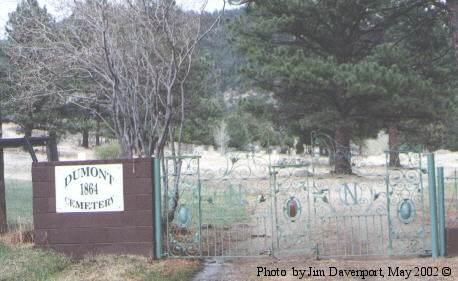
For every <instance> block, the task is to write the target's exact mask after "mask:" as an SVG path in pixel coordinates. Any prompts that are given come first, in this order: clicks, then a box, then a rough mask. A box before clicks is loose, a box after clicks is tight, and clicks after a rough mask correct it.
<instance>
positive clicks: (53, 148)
mask: <svg viewBox="0 0 458 281" xmlns="http://www.w3.org/2000/svg"><path fill="white" fill-rule="evenodd" d="M46 154H47V155H48V161H59V152H58V150H57V135H56V132H54V131H51V132H49V140H48V141H47V142H46Z"/></svg>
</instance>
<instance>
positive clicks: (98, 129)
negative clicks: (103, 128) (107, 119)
mask: <svg viewBox="0 0 458 281" xmlns="http://www.w3.org/2000/svg"><path fill="white" fill-rule="evenodd" d="M95 145H96V146H99V145H100V121H99V120H97V122H96V127H95Z"/></svg>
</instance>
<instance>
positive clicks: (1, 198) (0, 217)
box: [0, 109, 8, 233]
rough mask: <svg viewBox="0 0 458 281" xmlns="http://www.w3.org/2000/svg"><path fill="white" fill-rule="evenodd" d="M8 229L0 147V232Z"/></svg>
mask: <svg viewBox="0 0 458 281" xmlns="http://www.w3.org/2000/svg"><path fill="white" fill-rule="evenodd" d="M2 130H3V124H2V113H1V109H0V139H1V138H2V135H3V134H2ZM7 230H8V224H7V222H6V188H5V167H4V160H3V148H2V147H0V233H5V232H6V231H7Z"/></svg>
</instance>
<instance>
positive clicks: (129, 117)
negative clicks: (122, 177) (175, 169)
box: [46, 0, 220, 158]
mask: <svg viewBox="0 0 458 281" xmlns="http://www.w3.org/2000/svg"><path fill="white" fill-rule="evenodd" d="M205 3H206V1H204V3H203V6H202V9H203V8H204V6H205ZM201 12H202V11H200V12H193V11H186V12H185V11H183V10H181V9H180V8H179V7H178V6H176V5H175V4H174V1H168V0H122V1H121V0H120V1H83V0H74V1H73V4H72V15H71V16H70V17H69V18H68V19H66V20H65V21H63V22H62V23H61V24H60V25H61V26H60V28H58V32H56V33H48V34H47V35H46V36H47V38H48V41H47V43H48V44H50V45H51V46H52V47H51V48H50V51H52V53H53V54H54V55H55V56H57V57H59V58H60V65H61V69H62V71H61V72H60V73H58V74H57V75H59V76H61V78H63V77H75V76H76V77H81V79H83V80H84V81H86V84H85V85H86V86H85V87H84V89H81V88H78V87H75V85H74V84H71V83H70V84H69V83H67V84H65V85H62V84H61V85H60V86H61V88H63V89H66V91H65V92H63V91H57V93H58V94H59V96H60V97H61V98H62V99H64V100H65V101H66V102H72V103H76V104H78V105H80V106H82V107H85V108H89V109H91V110H93V112H94V113H95V114H97V115H98V116H99V117H100V119H101V120H103V121H104V122H105V123H106V125H107V126H108V127H109V128H110V129H111V130H112V131H113V133H114V134H115V135H116V137H117V139H118V141H119V143H120V145H121V147H122V151H123V156H124V157H127V158H130V157H133V155H135V154H136V155H139V156H151V155H154V156H156V157H160V156H162V154H163V150H164V147H165V144H166V142H167V141H169V140H170V141H171V143H172V144H173V143H174V141H173V139H174V138H178V139H177V140H176V141H177V143H178V147H177V149H176V152H177V153H178V154H179V153H180V150H181V147H180V145H179V144H180V143H181V138H182V132H183V129H182V126H183V121H184V118H185V108H184V106H185V99H186V93H185V87H184V83H185V81H186V79H187V77H188V75H189V71H190V69H191V65H192V63H193V55H194V51H195V49H196V46H197V44H198V42H199V41H200V40H201V39H202V38H203V37H204V36H205V35H206V34H208V32H210V30H211V29H213V27H214V26H215V25H216V24H217V22H218V21H219V18H220V17H218V18H217V20H216V21H215V22H213V23H212V24H211V25H210V27H208V28H206V29H204V28H203V27H202V26H203V25H202V23H201ZM94 101H96V103H97V104H98V108H91V106H89V105H88V104H93V103H94ZM174 128H176V131H172V130H173V129H174Z"/></svg>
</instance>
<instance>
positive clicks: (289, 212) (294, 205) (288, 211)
mask: <svg viewBox="0 0 458 281" xmlns="http://www.w3.org/2000/svg"><path fill="white" fill-rule="evenodd" d="M283 210H284V212H285V215H286V217H287V218H288V220H289V221H290V222H295V221H296V220H297V219H299V218H300V216H301V212H302V207H301V203H300V201H299V199H297V198H296V197H294V196H291V197H290V198H289V199H288V200H287V201H286V202H285V206H284V208H283Z"/></svg>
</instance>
